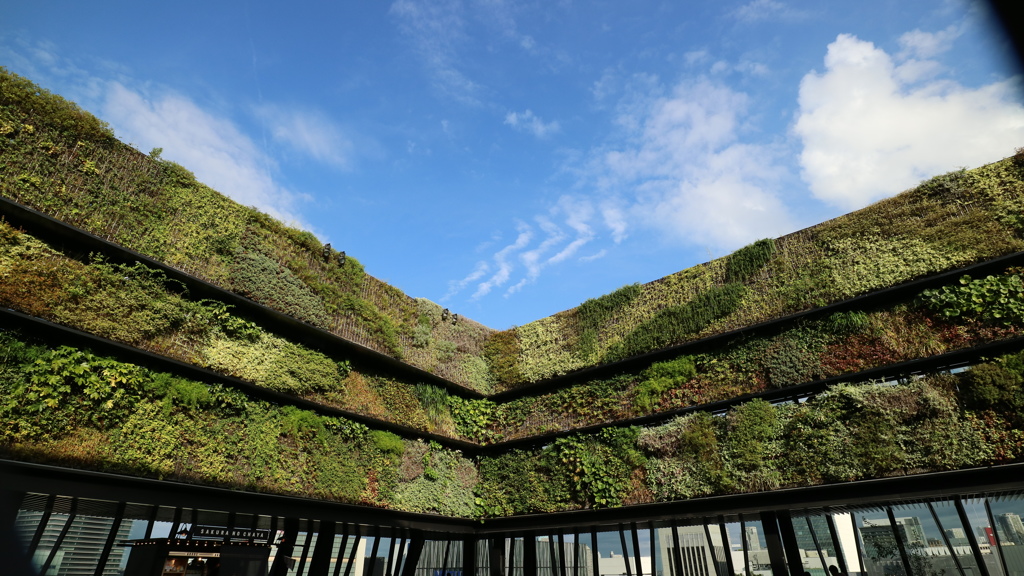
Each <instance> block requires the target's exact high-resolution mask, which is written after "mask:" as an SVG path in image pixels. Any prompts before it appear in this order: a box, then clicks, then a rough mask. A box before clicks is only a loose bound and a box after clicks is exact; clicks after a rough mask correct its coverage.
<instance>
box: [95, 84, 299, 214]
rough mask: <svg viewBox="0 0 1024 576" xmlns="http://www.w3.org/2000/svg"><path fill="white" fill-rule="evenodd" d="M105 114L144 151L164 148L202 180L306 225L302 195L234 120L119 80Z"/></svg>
mask: <svg viewBox="0 0 1024 576" xmlns="http://www.w3.org/2000/svg"><path fill="white" fill-rule="evenodd" d="M100 107H101V110H100V116H101V117H102V118H104V119H105V120H106V121H108V122H109V123H110V124H111V126H113V127H114V129H115V131H116V133H117V135H118V137H120V138H121V139H122V140H126V141H130V142H133V143H134V144H136V145H138V146H139V147H140V148H141V149H142V150H144V151H145V150H149V149H150V148H163V157H164V158H165V159H168V160H173V161H175V162H178V163H179V164H182V165H183V166H185V167H186V168H188V169H189V170H191V171H192V172H193V173H194V174H195V175H196V178H198V179H199V180H200V181H201V182H203V183H204V184H207V185H208V186H210V187H211V188H214V189H215V190H217V191H219V192H221V193H224V194H226V195H228V196H230V197H231V198H233V199H234V200H236V201H238V202H240V203H242V204H246V205H250V206H255V207H256V208H258V209H260V210H263V211H265V212H267V213H269V214H271V215H272V216H275V217H277V218H279V219H282V220H284V221H286V222H288V223H292V224H301V223H302V219H301V218H300V217H299V215H298V213H297V212H296V209H295V205H296V203H297V201H298V200H299V196H298V195H296V194H294V193H292V192H290V191H288V190H286V189H284V188H283V187H281V186H280V185H279V184H277V183H276V182H275V181H274V178H273V176H272V175H271V172H272V170H273V169H274V162H273V161H272V160H271V159H270V158H268V157H267V156H266V155H265V154H264V153H262V152H261V151H260V150H259V148H258V147H257V146H256V144H255V143H253V141H252V140H251V139H250V138H249V137H248V136H246V135H245V134H244V133H243V132H242V131H241V130H240V129H239V128H238V127H237V126H236V125H235V124H234V123H233V122H231V121H230V120H228V119H226V118H223V117H220V116H217V115H215V114H213V113H211V112H208V111H206V110H203V109H202V108H200V107H199V106H198V105H197V104H196V103H195V102H193V101H192V100H190V99H189V98H187V97H185V96H182V95H180V94H175V93H172V92H161V93H158V94H152V95H151V94H145V93H142V92H139V91H136V90H133V89H130V88H128V87H126V86H124V85H123V84H121V83H120V82H109V83H105V84H104V88H103V95H102V101H101V103H100Z"/></svg>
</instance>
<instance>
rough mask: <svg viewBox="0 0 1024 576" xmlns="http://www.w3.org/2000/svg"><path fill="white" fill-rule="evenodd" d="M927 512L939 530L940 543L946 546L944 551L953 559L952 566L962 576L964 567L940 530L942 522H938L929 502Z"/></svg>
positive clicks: (933, 508)
mask: <svg viewBox="0 0 1024 576" xmlns="http://www.w3.org/2000/svg"><path fill="white" fill-rule="evenodd" d="M928 511H929V512H931V513H932V520H934V521H935V526H936V527H937V528H938V529H939V534H941V535H942V542H943V543H944V544H945V545H946V550H948V551H949V556H950V558H952V559H953V564H955V565H956V571H957V572H958V573H959V574H960V575H961V576H964V567H963V564H961V563H960V556H958V555H957V553H956V550H954V549H953V543H952V542H950V541H949V534H946V531H945V530H944V529H943V528H942V521H941V520H939V514H938V513H937V512H936V511H935V507H934V506H932V503H931V502H928Z"/></svg>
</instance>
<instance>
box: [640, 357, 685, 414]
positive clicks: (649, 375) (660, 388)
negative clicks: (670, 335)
mask: <svg viewBox="0 0 1024 576" xmlns="http://www.w3.org/2000/svg"><path fill="white" fill-rule="evenodd" d="M696 375H697V367H696V365H695V364H694V362H693V357H691V356H680V357H679V358H676V359H675V360H669V361H666V362H655V363H654V364H652V365H651V366H650V368H648V369H646V370H644V371H643V372H642V373H641V376H642V377H643V378H644V379H643V380H642V381H641V382H640V384H639V385H637V387H636V391H635V396H634V397H633V407H634V408H635V409H636V410H637V411H638V412H640V413H641V414H646V413H649V412H651V411H652V410H653V409H654V407H655V406H656V405H657V404H658V401H659V400H660V399H661V396H662V395H663V394H664V393H665V392H666V391H668V390H670V389H671V388H673V387H676V386H678V385H679V384H682V383H685V382H688V381H690V380H691V379H693V378H694V377H695V376H696Z"/></svg>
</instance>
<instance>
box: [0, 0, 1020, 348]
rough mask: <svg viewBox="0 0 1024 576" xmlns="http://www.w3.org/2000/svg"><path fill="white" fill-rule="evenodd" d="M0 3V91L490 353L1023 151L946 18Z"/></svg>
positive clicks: (553, 1)
mask: <svg viewBox="0 0 1024 576" xmlns="http://www.w3.org/2000/svg"><path fill="white" fill-rule="evenodd" d="M3 3H4V6H3V9H2V14H3V18H2V19H0V65H4V66H6V67H8V69H10V70H12V71H14V72H17V73H20V74H23V75H25V76H28V77H29V78H30V79H32V80H34V81H35V82H37V83H39V84H41V85H42V86H43V87H45V88H47V89H49V90H51V91H53V92H56V93H59V94H62V95H64V96H65V97H68V98H70V99H72V100H75V101H77V102H78V103H79V104H81V105H82V106H83V107H85V108H86V109H88V110H90V111H91V112H93V113H95V114H97V115H98V116H100V117H101V118H103V119H104V120H106V121H108V122H109V123H110V124H111V126H112V127H113V128H114V130H115V133H116V134H117V135H118V136H119V137H120V138H121V139H122V140H125V141H127V142H130V143H133V144H134V145H136V146H137V147H138V148H139V149H141V150H143V151H145V152H148V151H149V150H151V149H152V148H155V147H161V148H163V150H164V152H163V157H164V158H167V159H171V160H175V161H177V162H180V163H181V164H183V165H185V166H186V167H188V168H189V169H191V170H192V171H193V172H195V173H196V175H197V176H198V177H199V179H200V180H202V181H204V182H206V183H207V184H210V185H211V186H213V187H214V188H216V189H218V190H220V191H222V192H224V193H226V194H228V195H230V196H232V197H233V198H235V199H236V200H238V201H240V202H242V203H244V204H247V205H253V206H256V207H257V208H259V209H261V210H264V211H266V212H269V213H271V214H274V215H275V216H278V217H281V218H283V219H284V220H286V221H288V222H291V223H293V224H296V225H298V226H300V227H303V228H307V229H310V230H312V231H314V232H315V233H316V234H317V235H318V236H319V237H320V238H321V239H322V240H324V241H329V242H331V243H332V244H333V246H334V247H335V248H338V249H343V250H346V251H347V252H348V253H349V254H350V255H352V256H355V257H357V258H359V259H360V260H361V261H362V262H363V263H364V264H365V266H366V268H367V271H368V272H369V273H371V274H373V275H374V276H377V277H378V278H381V279H383V280H385V281H387V282H390V283H391V284H393V285H395V286H397V287H399V288H401V289H402V290H404V291H405V292H406V293H408V294H410V295H411V296H416V297H424V298H428V299H430V300H433V301H435V302H438V303H441V304H443V305H444V306H446V307H448V308H451V309H452V311H454V312H457V313H459V314H462V315H465V316H468V317H470V318H473V319H474V320H477V321H480V322H483V323H484V324H486V325H488V326H491V327H493V328H507V327H510V326H512V325H518V324H525V323H527V322H530V321H532V320H535V319H537V318H541V317H544V316H547V315H550V314H553V313H555V312H557V311H560V310H564V309H567V308H571V307H573V306H575V305H577V304H579V303H580V302H582V301H583V300H585V299H587V298H591V297H596V296H599V295H601V294H604V293H607V292H610V291H612V290H614V289H616V288H618V287H620V286H622V285H624V284H629V283H633V282H647V281H650V280H654V279H656V278H659V277H662V276H665V275H667V274H670V273H672V272H675V271H678V270H681V269H683V268H686V267H689V266H692V265H694V264H697V263H700V262H704V261H706V260H708V259H709V258H712V257H718V256H722V255H724V254H727V253H729V252H731V251H732V250H735V249H736V248H739V247H740V246H743V245H744V244H747V243H749V242H751V241H753V240H756V239H758V238H763V237H768V236H778V235H781V234H784V233H787V232H790V231H793V230H796V229H799V228H803V227H805V226H808V225H811V224H814V223H817V222H819V221H822V220H825V219H828V218H831V217H834V216H837V215H840V214H842V213H845V212H848V211H850V210H853V209H856V208H859V207H862V206H865V205H867V204H869V203H871V202H873V201H875V200H878V199H880V198H883V197H886V196H890V195H892V194H895V193H898V192H900V191H902V190H904V189H906V188H909V187H912V186H914V185H915V184H917V183H918V182H920V181H921V180H922V179H924V178H926V177H928V176H930V175H934V174H938V173H942V172H946V171H949V170H952V169H956V168H958V167H962V166H967V167H974V166H978V165H981V164H984V163H987V162H989V161H993V160H997V159H999V158H1002V157H1005V156H1008V155H1010V154H1012V153H1013V150H1014V148H1016V147H1017V146H1024V106H1022V102H1024V97H1022V89H1021V80H1020V78H1019V77H1017V76H1015V75H1016V74H1017V73H1018V71H1017V68H1016V67H1015V66H1016V64H1015V62H1014V61H1013V60H1012V58H1011V56H1010V54H1011V52H1010V46H1009V43H1008V42H1007V41H1006V40H1005V39H1004V38H1003V37H1002V35H1001V33H1000V32H999V31H998V30H996V29H995V28H993V26H992V23H991V18H990V16H989V15H988V12H987V8H986V6H985V5H984V4H978V3H974V2H969V1H965V0H955V1H953V0H947V1H939V0H924V1H918V0H900V1H898V2H880V1H876V0H863V1H859V2H796V1H785V0H726V1H723V0H717V1H707V2H703V1H690V2H657V1H645V0H633V1H630V2H623V1H614V2H613V1H609V2H580V1H570V0H549V1H546V2H537V1H517V0H476V1H471V0H424V1H414V0H392V1H385V2H310V1H301V0H300V1H298V2H289V3H284V2H268V1H264V0H249V1H242V0H228V1H221V2H210V1H209V0H204V1H202V2H194V1H191V0H181V1H178V2H164V3H148V2H137V1H136V2H123V1H101V2H91V3H86V2H80V1H75V2H71V1H67V0H39V1H36V2H23V1H16V0H4V2H3Z"/></svg>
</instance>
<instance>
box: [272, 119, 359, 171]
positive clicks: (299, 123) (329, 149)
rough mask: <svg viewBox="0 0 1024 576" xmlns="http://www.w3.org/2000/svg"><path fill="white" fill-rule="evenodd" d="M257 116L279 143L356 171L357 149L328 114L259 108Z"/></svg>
mask: <svg viewBox="0 0 1024 576" xmlns="http://www.w3.org/2000/svg"><path fill="white" fill-rule="evenodd" d="M256 114H257V115H258V116H259V117H260V119H261V120H262V121H263V122H264V123H265V125H266V126H267V128H268V130H269V131H270V134H271V136H273V138H274V139H275V140H276V141H278V142H281V143H283V144H285V145H287V146H289V147H290V148H292V149H293V150H295V151H296V152H298V153H300V154H303V155H306V156H309V157H311V158H313V159H314V160H317V161H319V162H322V163H324V164H327V165H330V166H334V167H335V168H339V169H343V170H347V169H350V168H352V165H353V161H354V152H355V146H354V144H353V143H352V140H351V138H349V137H348V136H346V135H345V134H344V133H343V131H342V130H341V129H340V128H339V127H338V126H337V125H336V124H335V123H334V121H332V120H331V119H330V118H329V117H327V115H325V114H323V113H320V112H317V111H311V110H302V109H300V108H298V107H294V106H291V107H286V106H274V105H264V106H261V107H258V108H256Z"/></svg>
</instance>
